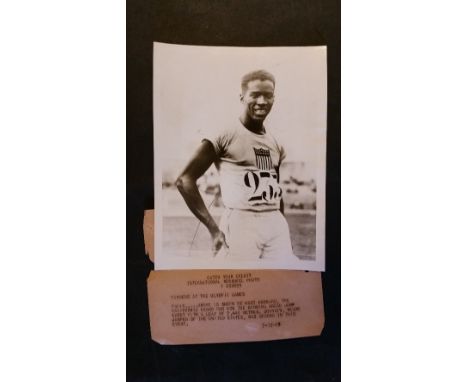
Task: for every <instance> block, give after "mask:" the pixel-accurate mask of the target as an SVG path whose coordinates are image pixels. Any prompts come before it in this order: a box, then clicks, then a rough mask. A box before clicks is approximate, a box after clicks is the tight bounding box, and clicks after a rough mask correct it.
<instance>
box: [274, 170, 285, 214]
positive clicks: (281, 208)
mask: <svg viewBox="0 0 468 382" xmlns="http://www.w3.org/2000/svg"><path fill="white" fill-rule="evenodd" d="M275 170H276V176H277V178H278V185H279V183H280V173H279V166H278V167H276V168H275ZM279 210H280V212H281V213H282V214H283V215H284V202H283V195H281V199H280V208H279Z"/></svg>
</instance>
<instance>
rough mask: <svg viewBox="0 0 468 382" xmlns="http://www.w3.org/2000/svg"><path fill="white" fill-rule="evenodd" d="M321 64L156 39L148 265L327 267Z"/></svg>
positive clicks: (281, 52) (291, 55)
mask: <svg viewBox="0 0 468 382" xmlns="http://www.w3.org/2000/svg"><path fill="white" fill-rule="evenodd" d="M326 63H327V58H326V47H324V46H313V47H312V46H310V47H211V46H187V45H173V44H163V43H155V44H154V92H153V95H154V171H155V178H154V179H155V185H154V186H155V268H156V269H223V268H227V269H303V270H313V271H324V270H325V178H326V177H325V174H326V118H327V116H326V111H327V82H326V79H327V66H326Z"/></svg>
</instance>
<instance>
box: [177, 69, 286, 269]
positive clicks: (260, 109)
mask: <svg viewBox="0 0 468 382" xmlns="http://www.w3.org/2000/svg"><path fill="white" fill-rule="evenodd" d="M274 92H275V78H274V77H273V75H272V74H270V73H268V72H266V71H264V70H258V71H254V72H250V73H247V74H246V75H245V76H244V77H243V78H242V82H241V94H240V101H241V104H242V106H243V108H242V112H241V115H240V118H239V121H237V122H236V123H234V124H232V126H229V127H228V128H226V129H225V130H224V131H222V132H220V133H219V134H217V135H216V136H213V137H205V139H203V141H202V143H201V145H200V146H199V147H198V149H197V151H196V152H195V154H194V156H193V157H192V158H191V160H190V161H189V163H188V164H187V166H186V167H185V169H184V170H183V171H182V174H181V175H180V176H179V177H178V179H177V181H176V184H177V188H178V189H179V191H180V193H181V194H182V196H183V198H184V200H185V202H186V203H187V206H188V207H189V208H190V210H191V211H192V213H193V214H194V215H195V216H196V217H197V218H198V219H199V220H200V221H201V222H202V223H203V224H204V225H205V226H206V227H207V228H208V230H209V232H210V234H211V238H212V250H213V254H214V255H216V254H217V253H218V251H219V250H220V249H221V248H222V247H225V248H226V255H227V256H228V257H230V258H232V259H248V260H251V259H260V258H264V259H272V260H284V259H287V258H291V257H294V255H293V253H292V247H291V239H290V235H289V227H288V223H287V222H286V219H285V218H284V216H283V214H282V213H283V200H282V190H281V188H280V187H279V167H280V164H281V162H282V161H283V159H284V158H285V152H284V149H283V147H282V146H281V145H280V144H279V143H278V142H277V141H276V139H275V138H274V137H273V135H272V134H271V133H270V132H268V131H267V130H266V128H265V125H264V124H263V122H264V120H265V118H266V117H267V115H268V114H269V113H270V111H271V108H272V106H273V103H274V99H275V96H274ZM213 163H214V164H215V166H216V168H217V169H218V171H219V174H220V186H221V195H222V199H223V202H224V205H225V207H226V209H225V211H224V213H223V216H222V218H221V221H220V224H219V226H218V224H216V222H215V220H214V219H213V217H212V216H211V214H210V213H209V211H208V209H207V207H206V205H205V203H204V202H203V199H202V197H201V195H200V192H199V190H198V187H197V185H196V181H197V179H198V178H199V177H201V176H202V175H203V174H204V173H205V171H206V170H208V168H209V167H210V166H211V165H212V164H213ZM294 258H295V257H294Z"/></svg>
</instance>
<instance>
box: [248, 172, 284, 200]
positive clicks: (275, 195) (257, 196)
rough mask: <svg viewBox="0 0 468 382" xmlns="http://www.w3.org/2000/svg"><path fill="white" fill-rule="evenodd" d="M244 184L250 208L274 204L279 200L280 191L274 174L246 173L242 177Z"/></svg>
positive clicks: (276, 176)
mask: <svg viewBox="0 0 468 382" xmlns="http://www.w3.org/2000/svg"><path fill="white" fill-rule="evenodd" d="M244 184H245V186H246V187H247V188H248V189H249V190H250V197H249V199H248V203H249V204H250V205H251V206H255V205H261V204H276V202H277V201H278V200H280V199H281V195H282V190H281V187H280V186H279V184H278V175H277V174H276V172H270V171H247V172H246V173H245V175H244Z"/></svg>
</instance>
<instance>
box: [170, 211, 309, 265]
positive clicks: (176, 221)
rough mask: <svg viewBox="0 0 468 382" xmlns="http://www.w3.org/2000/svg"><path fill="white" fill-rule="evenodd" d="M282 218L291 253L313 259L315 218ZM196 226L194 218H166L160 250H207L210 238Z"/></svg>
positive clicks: (300, 215) (289, 216) (209, 245)
mask: <svg viewBox="0 0 468 382" xmlns="http://www.w3.org/2000/svg"><path fill="white" fill-rule="evenodd" d="M285 216H286V220H287V221H288V224H289V231H290V233H291V242H292V245H293V252H294V254H295V255H296V256H297V257H298V258H300V259H301V260H315V215H312V214H310V213H298V212H296V213H294V214H286V215H285ZM217 219H219V218H217ZM197 225H198V220H197V219H196V218H195V217H193V216H165V217H164V218H163V248H164V249H172V250H177V251H180V250H184V251H187V252H188V251H189V250H190V251H193V252H196V251H200V250H202V251H204V250H207V251H209V249H210V248H211V239H210V235H209V233H208V230H207V229H206V228H205V226H203V225H201V224H200V226H199V227H198V230H197ZM194 237H195V239H194ZM192 240H193V244H191V243H192Z"/></svg>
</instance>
